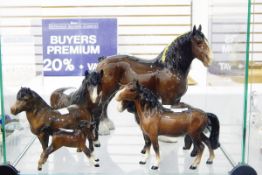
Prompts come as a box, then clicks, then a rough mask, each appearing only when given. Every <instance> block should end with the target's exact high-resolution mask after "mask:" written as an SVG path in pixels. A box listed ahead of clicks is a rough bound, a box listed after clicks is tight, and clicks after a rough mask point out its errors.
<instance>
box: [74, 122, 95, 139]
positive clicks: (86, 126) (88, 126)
mask: <svg viewBox="0 0 262 175" xmlns="http://www.w3.org/2000/svg"><path fill="white" fill-rule="evenodd" d="M78 129H80V130H81V132H83V133H84V134H85V135H86V136H87V137H89V138H91V139H92V140H95V137H96V132H95V129H96V123H95V122H94V121H87V120H81V121H80V122H79V125H78Z"/></svg>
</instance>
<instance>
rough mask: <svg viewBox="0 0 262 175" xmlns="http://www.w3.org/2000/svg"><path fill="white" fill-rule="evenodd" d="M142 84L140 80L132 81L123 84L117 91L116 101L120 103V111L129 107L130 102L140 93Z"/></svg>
mask: <svg viewBox="0 0 262 175" xmlns="http://www.w3.org/2000/svg"><path fill="white" fill-rule="evenodd" d="M139 88H140V85H139V83H138V81H136V82H130V83H128V84H126V85H122V86H121V87H120V89H119V91H118V92H117V93H116V101H117V102H119V104H118V111H119V112H122V111H124V110H125V109H127V108H128V106H129V105H130V103H129V102H133V101H134V100H135V99H137V97H138V95H139Z"/></svg>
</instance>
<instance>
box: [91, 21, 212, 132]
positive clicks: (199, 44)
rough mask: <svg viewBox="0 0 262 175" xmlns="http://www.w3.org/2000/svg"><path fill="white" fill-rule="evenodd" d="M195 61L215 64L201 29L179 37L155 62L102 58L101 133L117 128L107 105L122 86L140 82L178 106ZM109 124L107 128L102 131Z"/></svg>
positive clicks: (133, 58) (127, 58) (122, 57)
mask: <svg viewBox="0 0 262 175" xmlns="http://www.w3.org/2000/svg"><path fill="white" fill-rule="evenodd" d="M194 58H198V59H199V60H200V61H201V62H203V64H204V65H205V66H208V65H209V64H210V62H211V50H210V48H209V46H208V42H207V39H206V37H205V36H204V34H203V33H202V32H201V26H199V28H198V29H196V27H195V26H194V28H193V30H192V31H190V32H187V33H185V34H183V35H181V36H179V37H178V38H176V39H175V40H174V41H173V42H172V43H171V44H170V45H169V46H167V47H166V48H165V49H164V50H163V51H162V52H161V53H160V54H159V55H158V56H157V57H156V58H155V59H153V60H142V59H139V58H136V57H132V56H128V55H116V56H110V57H108V58H106V59H102V60H101V61H100V63H99V64H98V66H97V69H96V70H97V71H98V72H99V71H101V70H103V72H104V76H103V77H102V79H101V92H102V99H101V100H102V102H103V109H102V110H103V111H102V115H101V122H100V126H99V132H100V133H102V134H109V129H112V128H114V126H113V123H112V122H111V121H110V120H109V119H108V117H107V113H106V110H107V106H108V104H109V102H110V100H111V99H112V98H113V97H114V95H115V93H116V92H117V90H118V89H119V87H120V84H127V83H129V82H131V81H133V80H136V79H137V80H138V81H139V83H140V84H142V85H144V86H145V87H147V88H149V89H150V90H152V91H153V92H154V93H155V94H156V95H157V97H158V98H159V99H161V100H162V103H163V104H164V105H177V104H179V101H180V99H181V97H182V95H183V94H184V93H185V92H186V90H187V77H188V73H189V70H190V65H191V63H192V61H193V59H194ZM104 122H106V123H108V125H106V126H107V128H102V127H101V126H105V124H101V123H104Z"/></svg>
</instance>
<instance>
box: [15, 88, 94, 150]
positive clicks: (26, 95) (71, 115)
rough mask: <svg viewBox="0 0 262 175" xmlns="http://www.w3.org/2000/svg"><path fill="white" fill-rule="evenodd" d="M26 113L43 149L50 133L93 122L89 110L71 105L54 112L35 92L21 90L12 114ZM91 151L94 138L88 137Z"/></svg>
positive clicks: (46, 144) (46, 145)
mask: <svg viewBox="0 0 262 175" xmlns="http://www.w3.org/2000/svg"><path fill="white" fill-rule="evenodd" d="M23 111H25V112H26V117H27V120H28V122H29V124H30V129H31V132H32V133H33V134H35V135H36V136H37V137H38V139H39V141H40V143H41V145H42V148H43V151H44V150H46V148H47V147H48V141H49V136H50V133H53V132H55V131H58V130H59V129H60V128H65V129H73V130H74V129H76V128H77V127H78V125H79V122H80V121H81V120H86V121H89V122H91V121H93V119H92V116H91V114H90V113H89V111H87V109H86V108H85V107H83V106H80V105H71V106H68V107H67V108H63V109H61V110H54V109H53V108H51V106H49V105H48V104H47V103H46V102H45V101H44V100H43V99H42V98H41V97H40V96H39V95H38V94H37V93H36V92H35V91H33V90H31V89H29V88H21V89H20V90H19V91H18V93H17V97H16V102H15V104H13V105H12V107H11V113H12V114H14V115H17V114H18V113H20V112H23ZM47 131H48V132H47ZM87 139H88V141H89V149H90V150H91V152H93V150H94V147H93V138H90V137H88V138H87Z"/></svg>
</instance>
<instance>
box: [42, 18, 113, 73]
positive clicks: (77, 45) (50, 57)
mask: <svg viewBox="0 0 262 175" xmlns="http://www.w3.org/2000/svg"><path fill="white" fill-rule="evenodd" d="M42 32H43V61H44V75H45V76H76V75H83V74H84V72H85V70H87V69H88V70H95V69H96V66H97V58H98V57H100V56H108V55H115V54H116V53H117V20H116V19H45V20H42Z"/></svg>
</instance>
